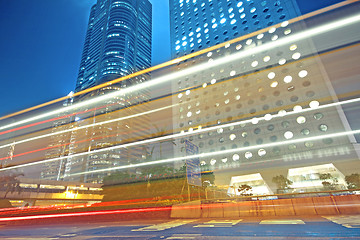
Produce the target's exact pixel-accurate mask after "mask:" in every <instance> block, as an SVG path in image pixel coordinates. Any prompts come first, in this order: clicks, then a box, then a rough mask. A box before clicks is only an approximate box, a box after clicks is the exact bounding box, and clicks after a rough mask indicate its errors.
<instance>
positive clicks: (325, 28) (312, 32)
mask: <svg viewBox="0 0 360 240" xmlns="http://www.w3.org/2000/svg"><path fill="white" fill-rule="evenodd" d="M359 21H360V15H359V14H358V15H355V16H351V17H347V18H345V19H341V20H338V21H334V22H331V23H327V24H324V25H322V26H318V27H315V28H311V29H307V30H304V31H302V32H299V33H296V34H293V35H289V36H286V37H284V38H282V39H279V40H276V41H273V42H268V43H264V44H263V45H260V46H256V47H254V48H250V49H246V50H243V51H239V52H237V53H234V54H232V55H229V56H225V57H222V58H219V59H216V60H214V61H212V62H206V63H202V64H199V65H197V66H194V67H190V68H188V69H185V70H181V71H177V72H175V73H170V74H168V75H165V76H162V77H158V78H156V79H153V80H150V81H146V82H143V83H141V84H137V85H135V86H131V87H128V88H125V89H121V90H119V91H116V92H113V93H109V94H106V95H103V96H99V97H95V98H93V99H90V100H87V101H84V102H79V103H77V104H74V105H72V106H68V107H65V108H61V109H57V110H54V111H51V112H47V113H44V114H40V115H38V116H35V117H31V118H27V119H24V120H20V121H17V122H15V123H11V124H8V125H5V126H2V127H0V130H3V129H7V128H10V127H14V126H18V125H21V124H25V123H28V122H32V121H36V120H39V119H42V118H46V117H49V116H51V115H54V114H60V113H62V112H64V111H70V110H74V109H76V108H80V107H84V106H87V105H91V104H95V103H98V102H101V101H104V100H107V99H111V98H115V97H119V96H123V95H126V94H131V93H133V92H137V91H140V90H143V89H146V88H150V87H154V86H157V85H159V84H162V83H165V82H168V81H171V80H173V79H176V78H179V77H182V76H185V75H190V74H194V73H196V72H199V71H204V70H206V69H211V68H213V67H217V66H219V65H223V64H227V63H229V62H232V61H235V60H239V59H241V58H244V57H248V56H251V55H253V54H257V53H261V52H264V51H269V50H271V49H273V48H277V47H280V46H282V45H285V44H288V43H289V42H295V41H299V40H304V39H307V38H310V37H313V36H316V35H319V34H322V33H327V32H329V31H331V30H334V29H337V28H342V27H345V26H347V25H350V24H354V23H357V22H359Z"/></svg>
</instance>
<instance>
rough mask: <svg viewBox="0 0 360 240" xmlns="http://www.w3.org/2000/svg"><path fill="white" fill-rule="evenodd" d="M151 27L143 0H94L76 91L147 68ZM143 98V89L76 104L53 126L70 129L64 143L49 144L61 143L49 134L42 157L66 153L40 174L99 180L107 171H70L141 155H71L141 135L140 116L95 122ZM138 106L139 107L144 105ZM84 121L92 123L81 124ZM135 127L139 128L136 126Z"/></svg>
mask: <svg viewBox="0 0 360 240" xmlns="http://www.w3.org/2000/svg"><path fill="white" fill-rule="evenodd" d="M151 29H152V5H151V3H150V2H149V1H148V0H97V3H96V4H95V5H94V6H93V7H92V8H91V12H90V18H89V24H88V29H87V33H86V38H85V44H84V49H83V53H82V58H81V63H80V69H79V74H78V78H77V82H76V88H75V91H76V92H79V91H81V90H84V89H87V88H90V87H93V86H96V85H98V84H101V83H104V82H107V81H110V80H113V79H116V78H119V77H122V76H125V75H128V74H131V73H133V72H136V71H139V70H141V69H145V68H148V67H150V66H151V34H152V33H151ZM148 79H149V76H148V75H142V76H137V77H133V78H130V79H127V80H125V81H121V82H120V83H118V84H114V85H111V86H107V87H104V88H101V89H98V90H96V91H93V92H91V93H88V94H86V95H82V96H79V97H77V98H76V99H74V103H78V102H82V101H87V100H89V99H92V98H96V97H98V96H100V95H104V94H107V93H112V92H116V91H120V90H121V89H123V88H126V87H129V86H131V85H135V84H138V83H141V82H143V81H146V80H148ZM148 99H149V93H148V92H147V90H143V91H141V92H140V91H138V92H136V93H132V94H128V95H126V96H123V97H114V98H111V99H108V100H106V101H103V102H102V103H101V105H99V106H97V107H89V106H85V107H82V108H79V109H78V110H77V111H78V114H77V115H76V116H75V117H73V118H71V119H67V120H68V123H67V124H66V123H65V122H60V123H59V124H58V125H59V126H54V128H56V129H63V128H67V129H68V128H70V129H74V131H71V132H68V133H67V135H66V136H65V135H64V136H62V138H63V139H60V140H61V141H62V142H66V144H65V145H64V147H63V149H60V148H58V147H56V148H55V147H53V146H58V145H61V143H62V142H60V141H59V139H53V142H52V143H51V146H52V147H53V148H51V151H50V150H49V152H48V154H47V158H49V159H50V158H54V157H61V156H64V155H65V156H68V157H67V158H66V160H64V161H62V162H61V163H60V165H59V164H47V165H46V166H44V168H43V171H42V178H45V179H56V180H66V181H76V182H91V183H102V181H103V178H104V177H105V176H107V175H108V173H107V172H102V173H97V174H84V175H80V176H73V175H74V174H77V173H79V172H88V171H93V170H99V169H107V168H112V167H116V166H120V165H124V164H128V162H129V161H135V160H137V159H141V154H142V152H141V149H140V150H139V149H136V150H131V151H130V150H127V149H125V150H121V151H120V150H114V151H108V152H106V153H91V154H88V155H84V156H80V157H76V156H74V155H76V154H78V153H82V152H84V151H88V152H91V151H92V150H98V149H101V148H104V147H106V146H111V145H112V144H117V143H122V142H124V141H125V140H126V139H128V138H131V139H136V137H137V134H146V131H147V130H146V129H147V125H148V124H149V120H148V119H147V118H146V117H144V118H142V119H141V120H137V121H130V120H128V121H125V120H124V121H117V122H115V123H113V124H107V125H106V124H105V125H104V126H102V125H98V124H97V123H99V122H106V121H109V120H112V119H119V118H123V117H126V116H129V115H132V114H134V111H132V110H131V108H130V106H132V105H134V104H139V103H143V102H146V101H147V100H148ZM71 104H72V103H71ZM128 108H130V110H128ZM137 109H142V108H141V107H139V108H137ZM138 111H140V110H138ZM142 111H145V107H144V109H142ZM88 125H89V126H90V125H91V126H92V127H86V126H88ZM139 128H140V129H142V130H141V131H140V130H138V129H139ZM79 129H82V130H79ZM129 129H130V130H131V132H130V130H129Z"/></svg>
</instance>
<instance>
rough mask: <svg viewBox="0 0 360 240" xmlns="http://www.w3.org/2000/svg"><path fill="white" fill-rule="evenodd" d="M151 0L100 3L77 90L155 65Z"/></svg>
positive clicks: (93, 13) (104, 0)
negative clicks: (152, 49)
mask: <svg viewBox="0 0 360 240" xmlns="http://www.w3.org/2000/svg"><path fill="white" fill-rule="evenodd" d="M151 31H152V5H151V3H150V2H149V1H148V0H98V1H97V3H96V4H95V5H94V6H93V7H92V8H91V12H90V17H89V24H88V28H87V32H86V38H85V44H84V49H83V53H82V57H81V63H80V69H79V75H78V78H77V82H76V88H75V91H76V92H78V91H81V90H83V89H86V88H89V87H93V86H95V85H98V84H100V83H104V82H106V81H109V80H113V79H115V78H118V77H122V76H125V75H128V74H130V73H133V72H135V71H138V70H141V69H145V68H148V67H150V66H151Z"/></svg>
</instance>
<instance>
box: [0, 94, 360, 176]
mask: <svg viewBox="0 0 360 240" xmlns="http://www.w3.org/2000/svg"><path fill="white" fill-rule="evenodd" d="M358 101H360V98H355V99H350V100H346V101H342V102H334V103H329V104H325V105H321V106H318V107H317V108H306V109H302V110H301V111H292V112H287V113H286V114H285V115H282V114H279V113H278V114H274V115H272V119H274V118H279V117H284V116H288V115H294V114H301V113H305V112H309V111H315V110H319V109H324V108H329V107H336V106H339V105H344V104H350V103H354V102H358ZM265 118H266V117H265V116H263V117H257V118H256V119H257V120H258V121H266V120H265ZM252 121H253V119H248V120H244V121H239V122H232V123H227V124H222V125H217V126H212V127H207V128H202V129H198V130H195V131H192V132H189V131H188V132H184V133H176V134H172V135H167V136H162V137H156V138H152V139H146V140H141V141H136V142H131V143H125V144H121V145H117V146H112V147H108V148H102V149H97V150H93V151H90V152H89V151H88V152H82V153H77V154H74V155H69V156H62V157H57V158H52V159H46V160H41V161H37V162H31V163H25V164H20V165H17V166H12V167H6V168H2V169H0V172H1V171H6V170H10V169H16V168H21V167H28V166H34V165H38V164H43V163H48V162H54V161H59V160H62V159H67V158H74V157H80V156H85V155H89V154H96V153H101V152H105V151H110V150H116V149H120V148H128V147H134V146H138V145H143V144H150V143H156V142H160V141H164V140H169V139H176V138H180V137H186V136H191V135H196V134H199V133H205V132H209V131H214V130H217V129H219V128H226V127H231V126H238V125H242V124H247V123H252ZM288 141H289V140H288ZM304 141H306V140H304ZM258 146H259V145H257V147H258ZM132 166H133V165H132Z"/></svg>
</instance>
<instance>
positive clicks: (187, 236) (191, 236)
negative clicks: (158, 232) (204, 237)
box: [166, 234, 201, 239]
mask: <svg viewBox="0 0 360 240" xmlns="http://www.w3.org/2000/svg"><path fill="white" fill-rule="evenodd" d="M200 236H201V234H173V235H172V236H171V237H168V238H166V239H195V238H197V237H200Z"/></svg>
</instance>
